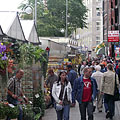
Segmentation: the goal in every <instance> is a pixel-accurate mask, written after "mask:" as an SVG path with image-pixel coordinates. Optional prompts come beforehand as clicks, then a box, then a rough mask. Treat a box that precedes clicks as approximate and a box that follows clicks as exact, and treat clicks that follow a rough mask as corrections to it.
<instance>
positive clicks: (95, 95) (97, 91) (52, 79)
mask: <svg viewBox="0 0 120 120" xmlns="http://www.w3.org/2000/svg"><path fill="white" fill-rule="evenodd" d="M51 72H52V74H51ZM48 74H49V76H48V78H47V79H46V85H47V86H48V85H49V84H50V92H51V94H50V95H51V103H50V105H52V106H53V107H54V108H55V110H56V114H57V120H63V119H64V120H69V114H70V107H75V104H76V102H78V104H79V110H80V115H81V120H86V118H87V116H88V120H94V114H93V113H94V111H95V110H96V111H98V112H103V106H104V108H105V113H106V119H108V118H109V119H110V120H112V119H113V117H114V115H115V100H114V91H115V86H116V87H117V88H118V89H119V82H120V62H119V61H115V60H114V59H111V58H109V57H106V58H103V59H98V58H94V59H92V60H89V61H88V60H84V61H82V62H81V64H80V65H79V67H78V71H75V70H74V69H73V68H72V65H67V71H64V70H63V71H60V73H59V74H58V75H55V73H54V71H53V69H50V70H49V71H48ZM58 104H59V106H58ZM50 105H49V106H48V108H49V107H50ZM60 106H62V107H60ZM58 107H59V109H58Z"/></svg>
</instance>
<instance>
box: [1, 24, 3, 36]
mask: <svg viewBox="0 0 120 120" xmlns="http://www.w3.org/2000/svg"><path fill="white" fill-rule="evenodd" d="M2 35H3V31H2V28H1V26H0V36H2Z"/></svg>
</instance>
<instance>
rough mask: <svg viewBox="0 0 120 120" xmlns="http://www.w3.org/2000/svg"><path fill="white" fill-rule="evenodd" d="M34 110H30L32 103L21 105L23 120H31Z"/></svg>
mask: <svg viewBox="0 0 120 120" xmlns="http://www.w3.org/2000/svg"><path fill="white" fill-rule="evenodd" d="M33 118H34V112H33V110H32V105H29V104H28V105H25V106H23V120H33Z"/></svg>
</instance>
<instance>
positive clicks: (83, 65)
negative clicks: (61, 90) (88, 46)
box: [80, 61, 88, 75]
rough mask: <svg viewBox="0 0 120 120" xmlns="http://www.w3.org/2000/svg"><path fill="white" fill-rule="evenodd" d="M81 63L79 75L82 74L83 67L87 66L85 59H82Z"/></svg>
mask: <svg viewBox="0 0 120 120" xmlns="http://www.w3.org/2000/svg"><path fill="white" fill-rule="evenodd" d="M82 63H83V64H82V65H81V68H80V74H81V75H82V74H83V71H84V68H85V67H88V66H87V62H86V61H83V62H82Z"/></svg>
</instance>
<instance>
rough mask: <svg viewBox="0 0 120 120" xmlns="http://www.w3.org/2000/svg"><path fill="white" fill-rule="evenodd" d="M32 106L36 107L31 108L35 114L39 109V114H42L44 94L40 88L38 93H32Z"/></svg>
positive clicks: (43, 110)
mask: <svg viewBox="0 0 120 120" xmlns="http://www.w3.org/2000/svg"><path fill="white" fill-rule="evenodd" d="M33 108H37V109H33V110H34V112H35V114H38V113H40V109H41V116H43V115H44V112H45V101H44V95H43V91H42V90H39V91H38V93H35V94H34V96H33Z"/></svg>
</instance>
